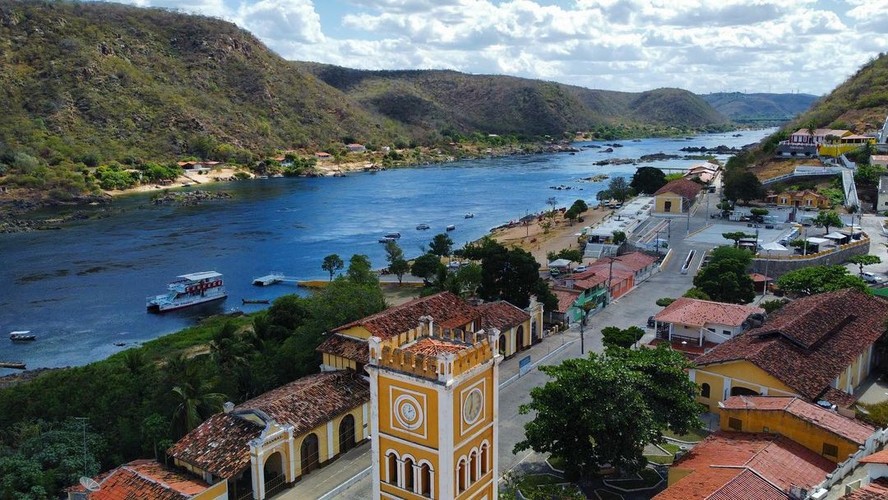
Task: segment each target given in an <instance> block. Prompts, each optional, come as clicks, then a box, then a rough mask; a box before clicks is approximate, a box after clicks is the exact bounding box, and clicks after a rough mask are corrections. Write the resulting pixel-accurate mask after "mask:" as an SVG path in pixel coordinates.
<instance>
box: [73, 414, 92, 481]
mask: <svg viewBox="0 0 888 500" xmlns="http://www.w3.org/2000/svg"><path fill="white" fill-rule="evenodd" d="M74 420H80V423H81V424H83V475H84V476H88V475H89V474H88V473H87V471H86V421H87V420H89V419H88V418H87V417H74Z"/></svg>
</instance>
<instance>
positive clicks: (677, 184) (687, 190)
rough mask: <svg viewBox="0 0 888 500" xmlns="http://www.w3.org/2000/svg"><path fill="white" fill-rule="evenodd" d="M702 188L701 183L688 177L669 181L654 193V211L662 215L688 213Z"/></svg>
mask: <svg viewBox="0 0 888 500" xmlns="http://www.w3.org/2000/svg"><path fill="white" fill-rule="evenodd" d="M701 189H703V188H702V186H700V184H697V183H696V182H694V181H690V180H688V179H676V180H674V181H671V182H667V183H666V185H664V186H663V187H661V188H660V189H658V190H657V191H656V192H655V193H654V208H653V210H652V212H653V213H655V214H660V215H670V214H676V215H681V214H683V213H687V212H688V211H689V210H690V209H691V207H692V206H693V205H694V201H695V200H696V199H697V195H698V194H699V193H700V190H701Z"/></svg>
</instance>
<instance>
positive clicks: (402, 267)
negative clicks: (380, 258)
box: [389, 257, 410, 285]
mask: <svg viewBox="0 0 888 500" xmlns="http://www.w3.org/2000/svg"><path fill="white" fill-rule="evenodd" d="M389 271H390V272H391V273H392V274H394V275H395V276H397V277H398V284H399V285H400V284H402V283H403V280H404V275H405V274H407V273H408V272H410V263H409V262H407V261H406V260H404V258H403V257H399V258H396V259H395V260H393V261H390V262H389Z"/></svg>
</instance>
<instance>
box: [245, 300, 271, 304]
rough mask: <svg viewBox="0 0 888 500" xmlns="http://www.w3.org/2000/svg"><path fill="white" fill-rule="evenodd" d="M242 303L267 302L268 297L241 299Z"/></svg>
mask: <svg viewBox="0 0 888 500" xmlns="http://www.w3.org/2000/svg"><path fill="white" fill-rule="evenodd" d="M241 303H242V304H268V303H269V299H241Z"/></svg>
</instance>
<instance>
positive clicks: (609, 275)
mask: <svg viewBox="0 0 888 500" xmlns="http://www.w3.org/2000/svg"><path fill="white" fill-rule="evenodd" d="M604 258H605V259H607V260H608V261H609V262H610V265H609V266H608V271H607V303H608V304H610V302H611V299H612V295H611V283H612V282H613V279H614V261H618V260H620V259H618V258H617V257H611V256H609V255H608V256H607V257H604Z"/></svg>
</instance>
